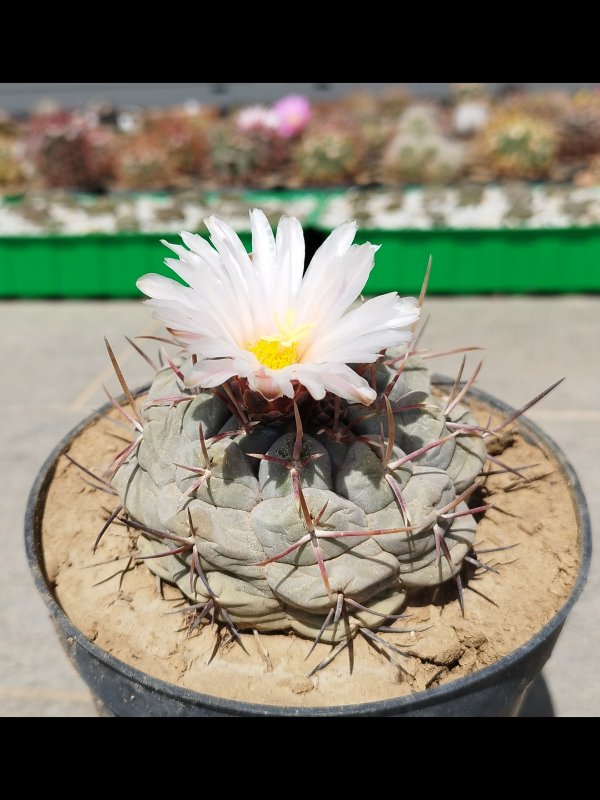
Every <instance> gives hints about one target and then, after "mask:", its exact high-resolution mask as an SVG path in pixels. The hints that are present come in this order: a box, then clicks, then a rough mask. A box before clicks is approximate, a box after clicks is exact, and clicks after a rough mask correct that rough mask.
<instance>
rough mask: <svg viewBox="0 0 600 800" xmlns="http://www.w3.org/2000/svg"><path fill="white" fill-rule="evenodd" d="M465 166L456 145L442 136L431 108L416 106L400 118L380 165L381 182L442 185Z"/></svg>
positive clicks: (460, 147) (460, 150)
mask: <svg viewBox="0 0 600 800" xmlns="http://www.w3.org/2000/svg"><path fill="white" fill-rule="evenodd" d="M463 164H464V149H463V146H462V145H461V144H460V143H459V142H453V141H451V140H450V139H448V138H447V137H445V136H443V135H442V133H441V130H440V126H439V123H438V121H437V118H436V111H435V109H434V108H433V107H430V106H425V105H415V106H413V107H411V108H409V109H408V110H407V111H406V112H405V113H404V114H403V115H402V117H401V118H400V120H399V122H398V125H397V128H396V131H395V133H394V135H393V136H392V138H391V140H390V141H389V143H388V145H387V147H386V148H385V150H384V152H383V156H382V161H381V165H380V178H381V181H382V183H405V182H406V183H445V182H449V181H452V180H454V179H455V178H457V177H458V176H459V175H460V173H461V171H462V168H463Z"/></svg>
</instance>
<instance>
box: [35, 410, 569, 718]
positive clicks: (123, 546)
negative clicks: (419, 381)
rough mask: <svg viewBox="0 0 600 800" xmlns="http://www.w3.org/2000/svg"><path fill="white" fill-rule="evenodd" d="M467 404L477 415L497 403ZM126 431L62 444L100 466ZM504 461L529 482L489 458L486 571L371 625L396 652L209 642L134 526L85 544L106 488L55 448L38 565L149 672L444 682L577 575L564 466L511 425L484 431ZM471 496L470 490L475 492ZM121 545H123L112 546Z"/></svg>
mask: <svg viewBox="0 0 600 800" xmlns="http://www.w3.org/2000/svg"><path fill="white" fill-rule="evenodd" d="M470 405H471V408H472V410H473V411H474V413H475V415H476V417H477V418H478V419H479V421H480V422H481V423H485V422H487V419H488V416H489V414H490V413H492V416H493V418H494V419H499V417H498V415H497V413H496V412H491V411H490V408H489V407H488V406H486V405H485V404H482V403H480V402H472V403H471V404H470ZM123 445H124V442H123V438H122V434H121V431H120V429H119V428H118V427H115V425H114V424H112V423H111V422H109V421H108V420H106V419H103V418H100V419H98V420H96V421H94V422H93V423H91V424H90V425H89V426H88V427H87V428H86V429H85V430H84V431H83V432H82V433H81V434H79V435H78V437H77V438H76V439H75V440H74V441H73V443H72V445H71V448H70V450H69V453H70V455H71V456H72V457H73V458H75V459H76V460H77V461H78V462H79V463H81V464H84V465H86V466H87V467H89V468H90V469H92V470H93V471H94V472H96V473H97V474H98V473H100V472H101V471H102V470H103V469H104V467H105V466H106V465H107V464H108V463H110V461H111V459H112V458H113V457H114V455H115V454H116V453H117V452H118V451H119V450H121V449H122V447H123ZM492 447H493V451H494V453H495V454H496V455H498V454H500V453H501V455H500V458H501V460H502V461H503V462H505V463H508V464H510V465H511V466H515V467H519V466H524V465H531V464H535V465H536V466H535V467H532V468H529V469H527V470H526V474H527V476H528V478H529V481H528V482H525V481H524V480H522V479H520V478H519V477H517V476H516V475H515V474H513V473H510V472H504V473H500V474H498V468H497V467H493V469H492V470H491V472H490V475H489V476H488V477H487V480H486V483H485V493H484V499H485V502H486V503H490V504H493V505H494V506H495V507H494V508H493V509H491V510H489V511H487V512H486V513H485V515H484V517H483V518H482V519H481V520H480V522H479V525H478V530H477V537H476V547H477V550H478V552H481V551H482V550H486V549H488V548H505V547H510V546H512V545H516V546H515V547H513V548H512V549H507V550H498V551H496V552H489V553H485V554H483V553H482V554H481V555H480V556H479V558H480V559H481V560H482V561H484V562H486V563H488V564H490V565H492V566H493V567H494V569H496V570H497V573H495V572H492V571H485V570H481V569H477V570H475V569H474V568H471V570H470V573H469V574H468V575H466V576H465V578H468V580H467V587H466V589H465V593H464V594H465V616H464V617H463V615H462V614H461V609H460V604H459V601H458V597H457V591H456V587H455V584H454V583H453V582H450V583H449V584H446V585H444V586H443V587H442V588H441V589H439V590H438V591H437V592H429V591H428V592H422V593H421V594H419V595H417V596H415V597H413V598H412V599H411V602H410V604H409V606H408V608H407V613H408V614H410V615H411V619H410V620H407V621H405V620H401V621H400V622H399V623H398V624H397V625H398V627H403V626H404V625H406V626H411V627H418V628H421V627H425V626H429V628H428V630H425V631H422V632H419V633H406V634H391V633H390V634H388V633H382V634H381V636H383V637H385V638H386V639H387V640H388V641H389V642H391V643H393V644H394V645H395V646H396V647H398V648H400V649H401V650H402V651H403V653H404V655H399V654H396V653H392V652H389V651H387V650H382V652H378V651H377V650H376V649H374V647H372V646H370V645H368V644H367V643H366V642H365V641H363V640H362V639H360V638H358V639H356V640H355V642H354V643H353V646H352V649H350V648H347V649H346V650H345V651H344V652H342V653H341V654H340V655H339V656H338V657H337V658H336V659H335V660H334V661H333V662H332V663H331V664H329V665H328V666H327V667H325V668H324V669H322V670H320V671H319V672H317V673H315V674H314V675H311V676H310V677H309V673H310V672H311V670H312V669H313V668H314V667H315V666H316V665H317V664H318V663H319V662H320V661H321V660H322V659H323V658H325V657H326V656H327V655H328V654H329V652H330V647H329V646H328V645H324V644H319V645H317V647H316V648H315V649H314V651H313V653H312V654H311V655H310V657H309V658H308V659H306V654H307V652H308V651H309V649H310V646H311V643H310V642H309V641H307V640H306V639H301V638H299V637H297V636H295V635H291V634H290V635H286V634H268V635H267V634H261V635H260V636H258V635H255V634H253V633H252V632H245V633H243V634H242V638H243V641H244V645H245V647H246V650H247V651H248V653H245V652H244V651H243V650H242V648H241V647H240V646H239V644H237V643H235V642H230V643H228V644H225V645H223V644H220V645H219V641H218V639H216V638H215V630H214V628H212V627H210V626H200V627H199V628H198V629H197V630H196V631H194V633H193V634H192V635H189V636H188V635H187V633H186V631H187V626H188V623H189V620H186V619H185V618H184V616H183V615H182V614H177V613H176V614H169V613H165V612H169V611H173V610H175V609H176V608H178V607H179V606H182V605H184V604H187V602H184V601H183V598H182V595H181V594H180V592H179V591H178V590H176V589H174V588H173V587H170V586H167V585H164V584H163V585H162V586H159V585H158V582H157V579H156V578H155V577H154V576H153V575H152V574H151V573H150V571H149V570H148V569H147V567H146V566H145V565H144V564H143V563H139V562H138V563H136V562H135V561H134V560H133V559H129V558H127V556H128V555H129V554H131V553H134V552H135V550H136V544H135V540H136V535H135V532H134V531H131V532H128V531H127V530H126V529H125V528H123V527H120V526H117V525H111V526H110V528H109V529H108V530H107V532H106V533H105V535H104V537H103V539H102V543H101V545H100V547H99V548H98V551H97V553H96V555H93V553H92V547H93V543H94V540H95V538H96V535H97V533H98V531H99V529H100V527H101V525H102V520H103V519H105V518H106V517H107V516H108V514H109V513H110V511H112V509H113V508H114V507H115V506H116V504H117V500H116V498H115V497H113V496H111V495H109V494H106V493H104V492H101V491H98V490H95V489H93V488H92V487H91V486H90V485H89V484H87V483H86V482H85V481H84V480H83V477H84V476H82V473H81V471H80V470H78V469H77V468H76V467H75V466H74V465H73V464H71V463H70V462H69V461H68V460H67V459H66V458H65V457H64V456H61V458H60V459H59V461H58V463H57V466H56V471H55V475H54V478H53V480H52V484H51V486H50V489H49V492H48V495H47V499H46V504H45V509H44V515H43V527H42V540H43V550H44V560H45V566H46V573H47V576H48V579H49V582H50V583H51V585H53V587H54V591H55V595H56V598H57V600H58V602H59V603H60V605H61V606H62V607H63V609H64V610H65V612H66V613H67V615H68V616H69V617H70V618H71V620H72V621H73V622H74V624H75V625H76V626H77V627H78V628H80V630H81V631H83V632H84V633H85V634H86V636H88V637H89V638H90V639H91V640H92V641H95V642H96V644H97V645H99V646H100V647H102V648H103V649H104V650H106V651H108V652H109V653H111V654H112V655H113V656H115V657H117V658H119V659H121V660H122V661H124V662H126V663H128V664H131V665H132V666H134V667H135V668H137V669H139V670H141V671H143V672H146V673H148V674H149V675H152V676H155V677H157V678H161V679H163V680H165V681H168V682H170V683H174V684H177V685H179V686H182V687H185V688H188V689H192V690H195V691H199V692H203V693H206V694H210V695H216V696H220V697H225V698H230V699H234V700H242V701H246V702H254V703H264V704H269V705H281V706H300V707H302V706H305V707H314V706H328V705H338V704H354V703H364V702H368V701H374V700H383V699H388V698H393V697H398V696H402V695H408V694H410V693H411V692H414V691H419V690H423V689H426V688H428V687H430V686H438V685H441V684H445V683H448V682H450V681H452V680H454V679H456V678H459V677H462V676H465V675H469V674H471V673H472V672H475V671H477V670H479V669H481V668H483V667H485V666H487V665H489V664H491V663H493V662H494V661H496V660H497V659H498V658H500V657H502V656H504V655H506V654H508V653H510V652H511V651H513V650H514V649H515V648H516V647H518V646H519V645H521V644H523V643H525V642H526V641H527V640H528V639H530V638H531V637H532V636H533V635H534V634H535V633H536V632H537V631H538V630H539V629H540V628H541V627H542V626H543V625H544V624H546V623H547V622H548V621H549V620H550V619H551V618H552V616H553V615H554V614H555V613H556V611H557V610H558V609H559V608H560V607H561V606H562V605H563V603H564V601H565V599H566V598H567V596H568V594H569V592H570V590H571V588H572V586H573V584H574V581H575V578H576V575H577V570H578V539H577V535H578V531H577V521H576V516H575V512H574V508H573V501H572V499H571V495H570V492H569V488H568V485H567V482H566V479H565V478H564V477H563V476H562V475H561V474H560V472H559V471H558V469H557V465H556V462H555V461H554V459H553V457H552V456H551V454H549V453H548V452H547V451H546V450H545V449H544V448H542V446H539V445H536V444H532V443H530V442H528V441H526V440H525V439H524V438H523V437H522V436H521V435H520V434H519V432H518V426H517V427H515V428H513V429H512V431H511V432H509V433H507V434H505V435H504V436H503V437H502V439H501V440H495V441H494V442H493V444H492ZM478 502H479V501H478ZM123 557H125V558H123Z"/></svg>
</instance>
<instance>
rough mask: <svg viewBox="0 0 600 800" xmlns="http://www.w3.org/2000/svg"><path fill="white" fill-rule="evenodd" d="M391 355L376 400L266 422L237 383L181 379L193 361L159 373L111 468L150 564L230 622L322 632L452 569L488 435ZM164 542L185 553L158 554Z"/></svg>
mask: <svg viewBox="0 0 600 800" xmlns="http://www.w3.org/2000/svg"><path fill="white" fill-rule="evenodd" d="M394 355H397V354H393V353H388V355H387V356H386V358H383V359H382V360H381V362H380V363H379V364H378V365H377V367H376V369H375V381H376V384H377V391H378V396H377V399H376V401H375V403H374V404H373V409H372V410H371V411H365V408H364V407H363V406H356V405H350V404H348V403H347V402H335V401H334V400H332V398H331V397H327V398H326V399H325V400H324V401H322V402H320V403H314V402H313V403H309V402H307V401H306V400H305V401H304V403H301V402H300V401H299V402H298V404H297V406H296V409H297V413H296V416H295V417H294V415H292V416H291V418H290V416H289V415H283V416H280V417H279V418H278V419H276V421H275V422H273V423H271V422H269V421H264V417H263V415H262V414H260V413H259V414H256V413H253V412H251V411H249V410H248V408H247V406H246V407H245V411H244V402H243V391H242V389H241V387H240V386H239V385H236V386H234V388H233V390H232V394H233V397H234V398H236V402H235V404H231V403H230V402H228V398H227V396H226V395H225V394H224V393H219V394H217V393H215V392H212V391H200V392H197V393H196V392H193V391H192V390H189V389H185V387H184V385H183V383H182V382H181V380H180V378H179V375H180V374H181V375H182V374H185V373H186V372H188V369H189V367H190V363H189V361H186V359H178V360H176V361H175V362H174V368H172V367H171V366H167V367H165V368H163V369H161V370H160V371H159V372H158V373H157V375H156V377H155V379H154V381H153V383H152V387H151V389H150V392H149V394H148V397H147V400H146V401H145V402H144V404H143V406H142V410H141V426H142V428H143V439H142V441H141V442H140V444H139V446H138V447H137V448H136V452H135V453H134V454H132V455H131V456H130V457H129V458H128V460H127V461H126V462H125V463H124V464H123V465H122V466H121V468H120V469H119V470H118V471H117V473H116V475H115V477H114V479H113V486H114V487H115V488H116V489H117V490H118V492H119V495H120V498H121V501H122V503H123V506H124V507H125V508H126V509H127V511H128V513H129V514H130V515H131V516H132V517H133V520H134V522H133V526H134V527H135V526H136V523H140V531H141V534H140V537H139V539H138V549H139V551H140V554H141V555H142V557H145V558H148V561H147V564H148V566H149V568H150V569H151V570H152V571H153V572H155V573H156V574H157V575H158V576H159V577H161V578H162V579H164V580H166V581H168V582H170V583H173V584H175V585H177V586H178V587H179V588H180V589H181V591H182V592H183V593H184V594H185V595H186V596H187V597H188V598H189V600H190V604H191V606H193V607H197V608H203V609H206V608H207V606H208V607H211V608H212V609H213V610H214V611H215V612H216V615H217V616H219V615H221V619H223V620H225V621H227V622H229V621H230V622H231V623H232V624H233V626H235V630H242V629H247V628H252V629H257V630H259V631H272V630H278V631H284V630H290V629H291V630H293V631H294V632H296V633H297V634H299V635H301V636H308V637H312V638H313V639H314V638H315V637H317V636H319V637H320V639H321V640H322V641H326V642H331V643H338V642H342V641H345V640H346V639H347V637H348V636H349V635H354V633H356V632H357V630H358V629H359V628H365V627H366V628H368V629H369V630H376V629H377V628H378V627H380V626H382V625H384V623H385V620H386V619H387V620H388V621H389V619H390V618H391V617H394V616H395V615H398V614H400V613H401V612H402V609H403V606H404V605H405V602H406V597H407V595H408V594H409V593H411V592H414V591H416V590H418V589H421V588H423V587H431V586H437V585H439V584H440V583H443V582H445V581H447V580H449V579H450V578H455V577H456V576H458V575H459V573H460V570H461V566H462V563H463V560H464V558H465V556H467V555H468V553H469V551H470V550H471V548H472V545H473V539H474V535H475V520H474V518H473V516H472V514H471V511H470V510H469V509H468V507H467V505H466V504H465V502H464V498H465V497H466V495H467V493H468V492H469V491H471V490H472V489H473V486H476V485H477V484H475V483H474V481H475V478H476V477H477V475H478V474H479V473H480V471H481V467H482V465H483V463H484V462H485V459H486V453H485V446H484V443H483V440H482V439H481V437H480V436H479V435H473V434H472V433H471V432H470V431H469V430H468V427H465V428H463V427H462V426H469V425H473V426H474V425H476V423H475V420H474V419H473V418H472V417H471V416H470V414H469V413H468V412H467V411H466V410H465V409H464V408H462V407H460V406H456V407H454V408H452V410H450V411H448V410H447V407H446V406H447V403H446V404H445V403H444V402H442V401H441V400H440V399H439V398H437V397H435V396H433V395H432V394H431V389H430V382H429V374H428V371H427V369H426V367H425V364H424V362H423V361H422V360H420V359H419V358H418V357H414V356H413V357H410V358H408V359H404V358H402V359H401V360H400V364H401V365H402V371H401V373H400V376H399V378H398V380H395V379H396V377H397V370H396V369H394V368H392V367H391V366H389V365H387V364H386V363H385V362H386V360H388V359H391V358H393V357H394ZM390 388H391V391H389V390H390ZM386 392H388V394H386ZM386 397H387V398H388V400H387V402H386ZM165 398H167V400H165ZM173 398H176V400H175V401H174V400H173ZM252 423H258V424H255V425H253V424H252ZM448 423H450V425H451V427H450V428H448V427H447V425H448ZM381 425H383V428H384V431H385V436H384V440H383V446H381V445H380V440H379V435H380V427H381ZM457 433H458V435H456V434H457ZM428 445H433V446H432V447H431V449H429V450H425V448H426V447H427V446H428ZM422 450H425V451H424V452H422V453H421V451H422ZM169 549H172V550H173V551H176V550H177V551H179V552H176V553H175V554H174V555H167V556H165V557H161V558H156V556H159V555H160V554H161V553H165V551H168V550H169ZM217 598H218V599H217ZM339 598H342V599H343V602H344V603H345V607H344V611H345V618H344V619H343V620H340V619H334V616H335V607H336V603H337V602H338V600H339ZM338 616H339V615H338Z"/></svg>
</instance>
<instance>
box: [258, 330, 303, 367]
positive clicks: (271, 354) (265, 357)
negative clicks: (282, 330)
mask: <svg viewBox="0 0 600 800" xmlns="http://www.w3.org/2000/svg"><path fill="white" fill-rule="evenodd" d="M248 350H249V351H250V352H251V353H254V355H255V356H256V357H257V358H258V360H259V361H260V363H261V364H264V366H265V367H269V369H281V368H282V367H289V366H290V364H294V363H295V362H296V360H297V358H298V345H297V343H296V342H292V343H289V344H288V343H286V344H284V343H283V342H279V341H277V340H276V339H275V338H274V337H269V339H266V338H265V339H259V340H258V342H256V344H254V345H252V344H250V343H249V344H248Z"/></svg>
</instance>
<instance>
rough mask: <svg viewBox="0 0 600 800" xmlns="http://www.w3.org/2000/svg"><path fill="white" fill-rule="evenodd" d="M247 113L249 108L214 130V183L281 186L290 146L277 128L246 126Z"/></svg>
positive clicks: (212, 138) (211, 137)
mask: <svg viewBox="0 0 600 800" xmlns="http://www.w3.org/2000/svg"><path fill="white" fill-rule="evenodd" d="M250 110H252V109H250ZM246 112H248V109H245V110H242V111H241V112H240V113H239V115H238V116H237V117H232V118H229V119H226V120H223V121H222V122H221V123H220V124H217V125H215V126H214V127H213V129H212V131H211V135H210V144H209V149H210V160H211V167H212V177H213V180H214V181H215V183H216V185H217V186H249V187H252V188H269V187H273V186H280V185H282V184H283V183H284V174H285V170H286V167H287V164H288V161H289V143H288V141H287V140H286V139H285V138H283V137H282V136H280V135H279V133H278V132H277V130H276V129H275V127H274V126H270V125H268V124H262V123H260V122H257V124H251V125H249V126H248V127H246V125H245V122H244V120H245V118H246Z"/></svg>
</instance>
